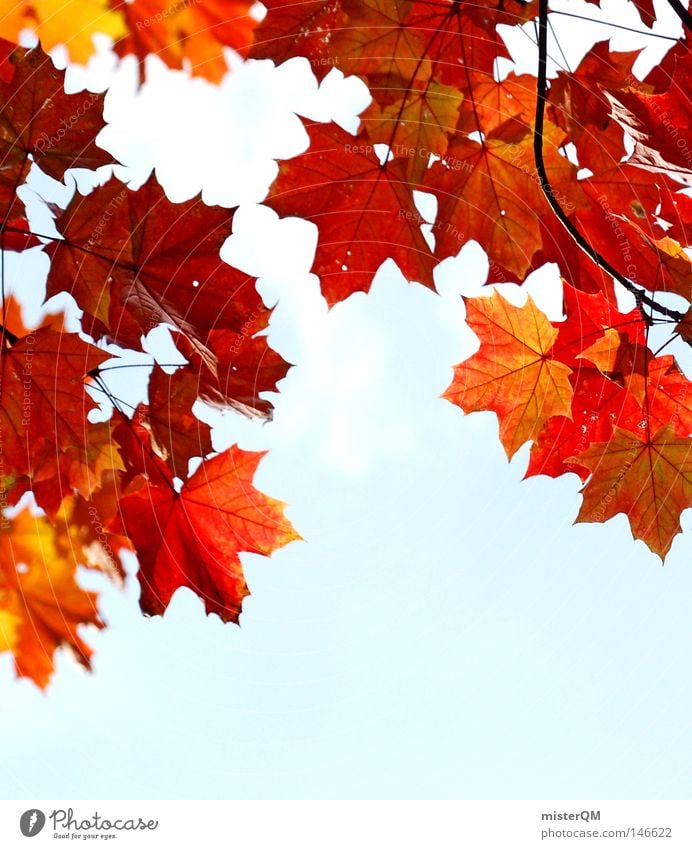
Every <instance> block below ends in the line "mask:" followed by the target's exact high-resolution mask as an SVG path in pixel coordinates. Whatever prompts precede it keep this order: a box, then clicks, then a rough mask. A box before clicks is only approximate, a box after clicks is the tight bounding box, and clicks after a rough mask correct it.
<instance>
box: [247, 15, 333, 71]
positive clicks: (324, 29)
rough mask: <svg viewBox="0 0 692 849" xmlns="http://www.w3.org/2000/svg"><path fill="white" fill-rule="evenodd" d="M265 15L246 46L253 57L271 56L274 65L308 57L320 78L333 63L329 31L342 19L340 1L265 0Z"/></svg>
mask: <svg viewBox="0 0 692 849" xmlns="http://www.w3.org/2000/svg"><path fill="white" fill-rule="evenodd" d="M264 5H265V6H266V7H267V15H266V17H265V19H264V20H263V21H262V23H261V24H260V25H259V26H258V27H257V29H256V30H255V43H254V44H253V46H252V47H251V49H250V56H251V57H252V58H253V59H272V60H273V61H274V62H275V63H276V64H277V65H278V64H280V63H281V62H285V61H286V60H287V59H291V58H293V57H294V56H305V57H307V58H308V59H309V60H310V64H311V67H312V70H313V72H314V74H315V75H316V76H317V77H318V78H320V79H321V78H322V77H324V76H325V74H327V73H328V72H329V71H330V70H331V69H332V68H333V67H334V66H335V64H336V63H335V61H334V60H333V58H332V55H331V43H332V39H333V34H334V32H335V31H338V30H339V29H340V28H341V26H343V24H344V23H345V22H346V20H347V16H346V13H345V12H344V11H343V9H342V3H341V2H340V0H326V2H323V0H317V2H314V0H306V2H302V3H295V2H294V0H266V2H265V3H264Z"/></svg>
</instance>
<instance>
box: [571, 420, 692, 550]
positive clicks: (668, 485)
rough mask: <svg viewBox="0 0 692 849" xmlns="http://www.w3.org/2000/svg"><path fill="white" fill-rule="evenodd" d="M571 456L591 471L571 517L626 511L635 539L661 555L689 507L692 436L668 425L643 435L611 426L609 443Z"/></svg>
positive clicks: (594, 518) (599, 517)
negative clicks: (578, 504) (611, 432)
mask: <svg viewBox="0 0 692 849" xmlns="http://www.w3.org/2000/svg"><path fill="white" fill-rule="evenodd" d="M570 459H571V460H574V461H575V462H578V463H579V464H580V465H582V466H586V467H587V468H588V469H589V470H590V471H591V472H592V475H591V477H590V478H589V480H588V482H587V483H586V485H585V486H584V488H583V489H582V494H583V496H584V502H583V504H582V506H581V509H580V511H579V515H578V516H577V519H576V521H577V522H604V521H605V520H606V519H611V518H612V517H613V516H615V515H617V514H618V513H625V514H626V516H627V518H628V519H629V523H630V527H631V528H632V533H633V535H634V536H635V538H636V539H641V540H643V541H644V542H645V543H646V544H647V545H648V546H649V548H650V549H651V550H652V551H654V552H656V554H658V555H659V556H660V557H661V559H663V558H664V557H665V555H666V554H667V553H668V551H669V550H670V546H671V544H672V542H673V538H674V537H675V535H676V534H679V533H680V532H681V527H680V514H681V513H682V511H683V510H684V509H685V508H686V507H692V439H690V438H689V437H686V436H685V437H682V436H677V435H676V434H675V430H674V429H673V427H671V426H670V425H666V426H664V427H662V428H661V429H660V430H659V431H658V432H657V433H656V434H655V435H654V436H653V437H652V436H648V438H644V439H641V438H639V437H638V436H637V435H636V434H634V433H630V431H627V430H623V429H622V428H619V427H615V428H613V436H612V437H611V439H610V440H609V441H608V442H599V443H594V444H593V445H591V446H590V447H589V448H588V449H587V450H586V451H584V452H583V453H581V454H578V455H577V456H576V457H572V458H570Z"/></svg>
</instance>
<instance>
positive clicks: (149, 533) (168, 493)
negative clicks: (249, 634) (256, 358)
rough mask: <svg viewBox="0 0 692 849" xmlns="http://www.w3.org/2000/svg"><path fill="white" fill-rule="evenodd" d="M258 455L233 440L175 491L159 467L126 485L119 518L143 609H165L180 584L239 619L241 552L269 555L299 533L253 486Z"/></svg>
mask: <svg viewBox="0 0 692 849" xmlns="http://www.w3.org/2000/svg"><path fill="white" fill-rule="evenodd" d="M263 456H264V454H263V453H257V452H247V451H242V450H241V449H240V448H238V447H237V446H233V447H232V448H230V449H229V450H228V451H226V452H224V453H223V454H219V455H217V456H216V457H213V458H212V459H210V460H205V461H204V462H203V463H202V464H201V465H200V467H199V468H198V469H197V471H196V472H195V474H194V475H193V476H192V477H191V478H189V479H188V480H186V481H185V483H184V485H183V487H182V489H181V490H180V491H179V492H177V491H176V490H175V488H174V487H173V485H172V482H171V479H170V478H169V477H168V478H166V477H165V476H163V475H161V474H160V469H157V470H156V473H155V472H153V471H152V473H151V474H152V480H146V479H145V478H143V477H139V478H136V479H135V480H134V481H133V482H132V483H131V484H130V486H129V487H128V490H127V491H126V492H125V495H124V497H123V498H122V500H121V502H120V508H121V512H120V518H119V520H118V523H119V525H121V530H122V532H124V533H125V535H126V536H128V537H129V538H130V539H131V540H132V542H133V544H134V546H135V549H136V551H137V556H138V558H139V572H138V578H139V582H140V584H141V587H142V595H141V598H140V606H141V608H142V610H143V611H144V612H145V613H148V614H151V615H153V614H160V613H163V611H164V610H165V608H166V607H167V606H168V603H169V602H170V600H171V597H172V595H173V593H174V592H175V591H176V590H177V589H178V588H179V587H183V586H185V587H189V588H190V589H192V590H193V591H194V592H195V593H197V595H199V596H200V597H201V598H202V600H203V601H204V607H205V610H206V611H207V613H216V614H218V615H219V617H220V618H221V619H222V620H223V621H224V622H229V621H230V622H237V621H238V617H239V615H240V611H241V607H242V602H243V598H244V597H245V596H246V595H248V593H249V590H248V588H247V584H246V582H245V578H244V576H243V570H242V565H241V562H240V559H239V556H238V555H239V554H240V553H241V552H249V553H254V554H265V555H268V554H271V552H272V551H274V550H276V549H277V548H280V547H281V546H283V545H286V544H287V543H289V542H291V541H292V540H295V539H299V536H298V535H297V534H296V532H295V531H294V530H293V528H292V527H291V525H290V524H289V522H288V521H287V520H286V519H285V518H284V515H283V507H284V505H283V504H282V503H281V502H279V501H276V500H275V499H273V498H270V497H269V496H266V495H264V494H262V493H260V492H258V491H257V490H256V489H255V488H254V487H253V486H252V478H253V476H254V474H255V471H256V469H257V465H258V463H259V461H260V460H261V459H262V457H263Z"/></svg>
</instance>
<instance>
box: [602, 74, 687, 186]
mask: <svg viewBox="0 0 692 849" xmlns="http://www.w3.org/2000/svg"><path fill="white" fill-rule="evenodd" d="M607 94H608V98H609V100H610V103H611V107H612V115H613V117H614V118H615V120H616V121H617V122H618V123H619V124H620V125H621V126H622V127H624V128H625V129H626V130H627V132H628V133H629V135H630V136H631V137H632V138H633V139H634V143H635V147H634V153H633V154H632V156H631V157H630V160H629V161H630V162H631V163H632V164H633V165H637V166H638V167H639V168H645V169H646V170H649V171H654V172H671V173H674V174H675V176H676V177H678V178H679V179H680V180H682V181H684V182H685V183H687V184H688V185H692V146H691V145H690V143H689V142H688V141H687V137H688V133H689V127H690V124H691V120H692V110H691V109H690V105H689V101H688V100H687V98H686V97H682V98H681V97H679V96H678V94H677V92H665V93H664V94H643V93H642V92H641V91H638V90H636V89H628V90H624V91H617V92H610V91H609V92H607Z"/></svg>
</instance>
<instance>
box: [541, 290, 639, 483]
mask: <svg viewBox="0 0 692 849" xmlns="http://www.w3.org/2000/svg"><path fill="white" fill-rule="evenodd" d="M563 297H564V311H565V313H566V315H567V317H566V320H565V321H563V322H560V323H559V324H556V325H554V326H555V327H556V329H557V330H558V338H557V341H556V343H555V345H554V348H553V356H555V357H558V358H559V359H560V361H561V362H564V363H565V364H566V365H568V366H569V367H570V368H571V369H572V373H571V374H570V376H569V380H570V383H571V385H572V388H573V390H574V394H573V397H572V405H571V416H570V417H569V418H567V417H566V416H554V417H553V418H551V419H549V420H548V421H547V422H546V423H545V425H544V426H543V428H542V429H541V431H540V433H539V434H538V436H537V438H536V440H535V441H534V443H533V445H532V446H531V454H530V458H529V465H528V468H527V471H526V477H530V476H532V475H550V476H551V477H558V476H559V475H561V474H564V473H565V472H576V473H577V474H578V475H579V476H580V477H581V478H582V480H584V479H585V478H586V477H587V476H588V474H589V472H588V469H587V468H586V467H585V466H580V465H578V464H575V463H574V462H572V461H571V460H570V459H569V458H571V457H572V456H574V455H577V454H579V453H580V452H581V451H584V450H585V449H586V448H587V447H588V446H589V445H590V444H591V443H592V442H605V441H607V440H608V439H610V437H611V435H612V433H613V426H614V425H617V426H618V427H621V428H627V429H629V430H632V431H633V432H638V429H639V428H641V427H642V425H643V424H645V423H644V422H643V419H644V417H645V414H644V412H643V410H642V404H641V400H640V401H637V399H636V398H635V397H634V396H633V395H632V394H631V393H630V392H629V391H628V389H626V388H625V386H624V381H623V380H621V381H620V382H618V381H616V380H615V379H614V375H612V374H608V375H606V374H604V373H603V372H606V371H610V372H614V371H615V369H616V367H617V366H616V360H617V352H615V353H613V352H612V351H611V348H610V344H612V334H614V335H615V337H616V338H617V347H618V348H619V346H620V342H621V340H622V341H623V342H624V344H625V345H626V346H629V347H642V346H645V340H646V325H645V323H644V320H643V318H642V315H641V313H640V312H639V310H637V309H634V310H632V311H631V312H629V313H621V312H619V311H618V310H617V309H615V307H613V305H612V304H610V303H609V302H608V301H607V300H606V299H605V298H604V297H603V296H602V295H601V294H595V295H589V294H586V293H584V292H581V291H579V290H578V289H575V288H574V287H573V286H570V285H569V284H568V283H566V282H563ZM604 343H605V348H606V350H605V354H606V355H607V357H608V359H607V362H606V363H604V362H601V361H600V360H599V359H598V352H599V350H600V348H601V346H603V345H604ZM590 354H591V357H590V356H589V355H590ZM593 357H596V358H597V364H598V365H600V366H604V367H603V368H602V369H601V371H599V370H598V369H597V368H592V367H591V366H590V364H589V363H587V362H585V360H586V359H592V361H593Z"/></svg>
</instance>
